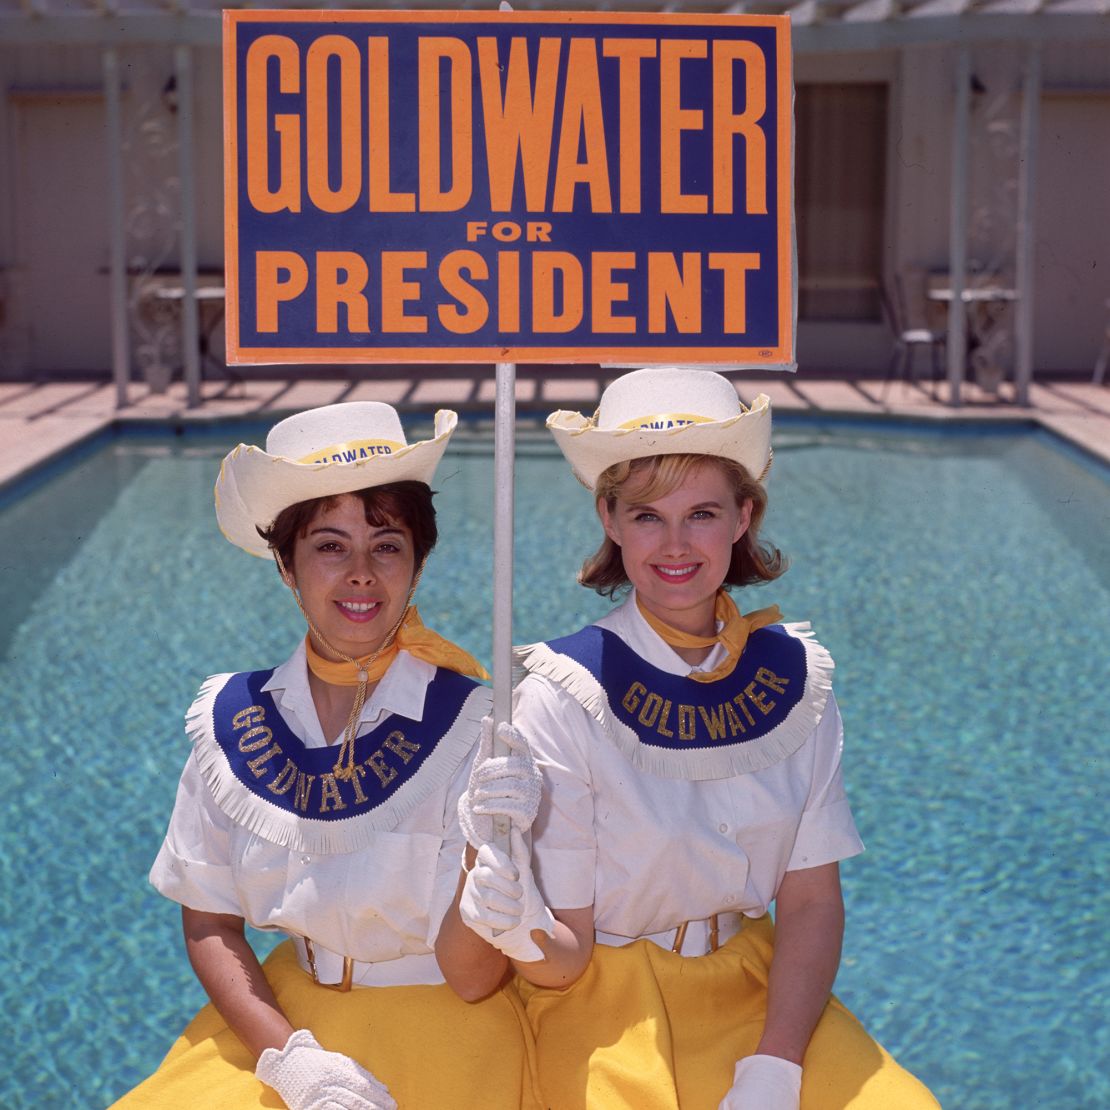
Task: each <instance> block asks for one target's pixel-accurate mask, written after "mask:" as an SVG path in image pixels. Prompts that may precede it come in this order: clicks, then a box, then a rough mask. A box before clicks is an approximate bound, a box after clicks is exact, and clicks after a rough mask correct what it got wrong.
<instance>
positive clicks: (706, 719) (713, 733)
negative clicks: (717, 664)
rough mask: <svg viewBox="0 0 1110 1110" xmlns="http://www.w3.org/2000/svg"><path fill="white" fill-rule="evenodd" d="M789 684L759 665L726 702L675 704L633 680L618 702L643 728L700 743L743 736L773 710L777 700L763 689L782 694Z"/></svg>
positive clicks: (781, 677)
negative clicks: (749, 680) (748, 680)
mask: <svg viewBox="0 0 1110 1110" xmlns="http://www.w3.org/2000/svg"><path fill="white" fill-rule="evenodd" d="M789 684H790V679H789V678H784V677H783V676H781V675H777V674H775V672H774V671H771V670H768V669H767V668H766V667H760V668H759V669H758V670H757V671H756V672H755V678H753V679H752V681H751V682H749V683H748V684H747V686H745V687H744V689H743V690H741V691H740V693H739V694H736V695H734V696H733V697H732V698H730V699H729V700H728V701H723V702H719V703H718V704H716V705H682V704H678V705H676V704H675V703H674V702H673V701H672V699H670V698H664V697H663V696H662V695H661V694H657V693H655V692H654V691H652V690H649V689H648V688H647V687H646V686H645V685H644V684H643V683H642V682H633V683H631V685H630V686H629V687H628V689H627V690H626V691H625V695H624V697H623V698H621V705H622V706H624V708H625V710H626V711H627V712H628V713H629V714H631V715H632V716H634V717H635V718H636V720H637V721H638V722H639V723H640V724H641V725H642V726H643V727H644V728H646V729H654V730H655V731H656V732H657V733H659V735H660V736H662V737H665V738H666V739H668V740H670V739H673V738H674V736H675V735H676V734H677V736H678V738H679V740H685V741H687V742H689V743H691V744H701V745H704V744H710V743H720V742H727V741H729V740H733V739H735V738H736V737H737V736H744V735H745V734H746V733H747V731H748V729H750V728H752V727H754V726H755V724H756V723H757V721H758V720H759V719H760V717H766V716H767V715H768V714H770V713H771V712H772V711H773V710H774V708H775V705H776V704H777V703H776V702H775V700H774V699H773V698H772V697H770V696H769V695H768V693H767V691H768V690H770V691H773V692H774V693H776V694H784V693H786V687H787V686H788V685H789Z"/></svg>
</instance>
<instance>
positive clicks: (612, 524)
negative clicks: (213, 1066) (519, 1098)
mask: <svg viewBox="0 0 1110 1110" xmlns="http://www.w3.org/2000/svg"><path fill="white" fill-rule="evenodd" d="M548 426H549V427H550V428H551V430H552V431H553V433H554V435H555V438H556V440H557V442H558V443H559V446H560V447H561V448H562V450H563V452H564V454H565V455H566V457H567V459H568V461H569V462H570V464H571V466H572V468H573V469H574V472H575V474H576V475H577V477H578V478H579V479H580V480H581V482H582V483H583V484H584V485H585V486H586V487H587V489H589V490H590V491H591V492H592V494H593V496H594V499H595V504H596V508H597V513H598V517H599V520H600V523H601V527H602V530H603V539H602V543H601V547H600V548H599V550H598V551H597V552H596V553H595V554H594V555H593V556H591V557H590V558H588V559H587V560H586V562H585V564H584V566H583V569H582V572H581V575H580V579H581V581H582V584H583V585H585V586H587V587H592V588H593V589H596V590H598V591H599V592H600V593H602V594H605V595H608V596H612V595H613V594H614V592H621V593H624V592H627V596H625V597H624V599H623V600H622V601H621V602H620V604H619V605H617V606H615V608H614V609H613V610H612V612H610V613H609V614H608V615H607V616H605V617H603V618H602V619H601V620H599V621H598V622H597V623H596V624H593V625H590V626H589V627H587V628H584V629H582V630H580V631H579V632H576V633H574V634H573V635H570V636H566V637H564V638H562V639H557V640H552V641H550V642H547V643H541V644H534V645H531V646H529V647H526V648H522V649H518V662H519V663H520V665H521V666H522V668H523V669H524V671H525V677H524V679H523V681H521V683H520V684H519V686H518V688H517V691H516V702H515V708H514V724H515V725H516V726H517V727H518V728H519V730H520V732H521V733H522V734H523V735H524V736H526V737H527V739H528V742H529V743H530V745H531V747H532V750H533V753H534V755H535V758H536V761H537V762H538V763H539V765H540V767H541V769H542V771H543V777H544V797H543V801H542V803H541V807H540V812H539V816H538V818H537V819H536V822H535V825H534V826H533V836H534V856H533V860H532V869H531V871H529V870H528V869H527V868H524V867H517V866H515V864H514V861H513V860H511V859H509V858H507V857H505V856H504V854H502V853H498V852H497V851H496V850H495V849H492V848H484V849H483V850H482V852H481V853H480V854H479V857H478V864H477V866H475V868H474V869H473V870H472V871H471V873H470V875H469V876H468V878H467V883H468V885H470V886H472V887H473V888H474V889H475V890H476V891H482V890H486V889H489V890H492V889H496V890H497V891H498V897H499V899H500V900H499V901H497V902H496V904H494V899H493V898H490V899H488V901H489V903H490V912H488V913H487V914H485V915H484V916H483V915H482V914H480V913H473V914H471V916H472V917H473V919H474V920H473V921H472V922H471V926H472V928H475V929H478V930H479V931H481V930H483V929H485V930H486V931H485V932H484V933H483V934H482V935H484V936H487V937H489V938H490V939H491V942H492V943H493V944H495V945H496V944H498V943H499V942H500V936H501V934H499V933H497V932H496V929H498V928H501V929H503V928H506V927H509V926H511V927H512V932H511V933H510V934H508V935H513V934H515V935H517V936H519V935H521V934H527V936H528V937H529V939H530V940H531V941H532V943H533V944H534V946H535V951H534V952H533V953H531V954H529V955H525V956H523V957H522V955H521V954H520V953H519V952H517V953H512V952H511V953H510V954H511V955H514V957H515V958H514V964H515V967H516V970H517V972H518V973H519V977H520V983H521V993H522V995H523V997H524V998H525V1000H526V1006H527V1012H528V1017H529V1019H530V1022H531V1025H532V1027H533V1030H534V1032H535V1035H536V1039H537V1046H538V1059H539V1065H538V1066H539V1081H540V1088H541V1092H542V1095H543V1098H544V1100H545V1103H546V1105H548V1106H554V1107H558V1110H574V1108H579V1107H581V1108H586V1107H588V1108H590V1110H594V1108H606V1110H608V1108H618V1107H621V1108H629V1110H679V1108H681V1110H717V1108H718V1107H720V1108H721V1110H798V1107H799V1106H801V1107H802V1108H803V1110H833V1108H837V1110H839V1108H842V1107H852V1108H853V1110H865V1108H866V1110H891V1108H892V1107H897V1108H898V1110H918V1108H922V1110H923V1108H934V1107H935V1106H936V1102H935V1100H934V1099H933V1098H932V1096H931V1095H930V1094H929V1092H928V1091H927V1090H926V1089H925V1088H924V1087H923V1086H922V1085H921V1084H920V1083H919V1082H918V1081H917V1080H916V1079H915V1078H914V1077H913V1076H911V1075H910V1074H908V1073H907V1072H905V1071H904V1070H903V1069H902V1068H900V1067H899V1066H898V1065H897V1064H896V1063H895V1062H894V1061H893V1060H892V1059H891V1057H890V1056H889V1055H888V1054H887V1053H886V1052H885V1051H884V1050H883V1049H882V1048H881V1047H880V1046H879V1045H878V1044H877V1043H876V1042H875V1041H874V1040H872V1039H871V1038H870V1037H869V1036H868V1034H867V1033H866V1032H865V1031H864V1030H863V1028H862V1027H861V1026H860V1025H859V1023H858V1022H857V1021H856V1020H855V1018H853V1017H852V1015H851V1014H850V1013H848V1011H847V1010H845V1009H844V1007H843V1006H841V1005H840V1003H839V1002H837V1001H836V1000H835V999H834V998H832V997H831V995H830V991H831V989H832V985H833V981H834V979H835V977H836V972H837V967H838V964H839V960H840V949H841V940H842V936H843V928H844V905H843V900H842V897H841V890H840V873H839V865H840V861H841V860H844V859H847V858H849V857H851V856H854V855H856V854H857V853H858V852H860V851H862V850H863V846H862V844H861V842H860V839H859V836H858V835H857V832H856V828H855V824H854V822H853V820H852V814H851V810H850V808H849V804H848V800H847V797H846V795H845V791H844V785H843V780H842V774H841V762H840V757H841V745H842V741H843V735H842V727H841V719H840V714H839V712H838V710H837V705H836V699H835V697H834V695H833V693H832V673H833V663H832V660H831V658H830V657H829V654H828V652H827V651H826V650H825V649H824V648H823V647H822V646H821V645H820V644H819V643H818V641H817V640H816V639H815V638H814V637H813V635H812V634H811V632H810V631H809V627H808V625H806V624H784V623H783V622H782V617H781V615H780V614H779V612H778V610H777V608H776V607H774V606H772V607H770V608H762V609H759V610H758V611H756V612H753V613H749V614H747V615H746V616H742V615H741V613H740V612H739V610H738V609H737V606H736V604H735V603H734V601H733V599H732V596H731V594H730V592H729V591H730V590H735V589H741V588H743V587H746V586H749V585H751V584H754V583H760V582H770V581H773V580H774V579H775V578H776V577H778V575H780V574H781V573H782V571H783V570H784V561H783V558H782V556H781V554H780V553H779V552H778V551H777V550H776V549H775V548H773V547H771V546H769V545H768V544H767V543H766V542H765V541H763V540H762V539H761V538H760V534H759V532H760V526H761V524H762V520H763V515H764V511H765V508H766V503H767V495H766V489H765V487H764V484H763V481H764V478H765V476H766V474H767V472H768V469H769V467H770V464H771V446H770V442H771V440H770V436H771V413H770V406H769V403H768V399H767V398H766V397H764V396H761V397H758V398H756V400H755V402H754V404H753V405H752V406H751V408H750V409H749V408H745V407H744V406H742V405H741V404H740V403H739V401H738V399H737V395H736V390H735V388H734V387H733V386H732V385H731V384H730V383H729V382H728V380H727V379H725V378H723V377H721V376H720V375H717V374H713V373H708V372H704V371H679V370H663V369H659V370H655V369H652V370H641V371H636V372H634V373H630V374H627V375H625V376H624V377H622V378H620V379H618V380H617V381H615V382H614V383H613V384H612V385H610V386H609V388H608V389H607V390H606V391H605V393H604V395H603V397H602V399H601V404H600V408H599V409H598V412H597V415H596V417H595V418H593V419H587V418H585V417H582V416H580V415H578V414H577V413H565V412H560V413H556V414H555V415H554V416H552V417H551V419H550V420H549V421H548ZM476 901H477V900H476ZM772 906H773V907H774V922H773V923H772V919H771V917H770V915H769V912H768V911H769V910H770V908H771V907H772ZM464 916H465V915H464Z"/></svg>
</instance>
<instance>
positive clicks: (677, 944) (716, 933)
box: [671, 913, 721, 956]
mask: <svg viewBox="0 0 1110 1110" xmlns="http://www.w3.org/2000/svg"><path fill="white" fill-rule="evenodd" d="M706 920H707V921H708V922H709V951H710V952H716V951H717V949H718V948H720V947H721V934H720V923H719V921H718V920H717V915H716V914H715V913H714V914H710V915H709V917H708V918H707V919H706ZM689 927H690V922H689V921H684V922H683V923H682V924H681V925H679V927H678V928H677V929H675V931H674V944H672V945H671V951H672V952H673V953H675V955H676V956H681V955H682V945H683V943H684V942H685V940H686V930H687V929H688V928H689Z"/></svg>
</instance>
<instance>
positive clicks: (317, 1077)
mask: <svg viewBox="0 0 1110 1110" xmlns="http://www.w3.org/2000/svg"><path fill="white" fill-rule="evenodd" d="M254 1074H255V1075H256V1076H257V1077H258V1078H259V1079H261V1080H262V1082H263V1083H265V1084H266V1086H267V1087H273V1089H274V1090H275V1091H277V1093H278V1094H279V1095H281V1097H282V1099H283V1100H284V1102H285V1105H286V1106H288V1107H289V1110H397V1103H396V1102H394V1100H393V1096H392V1095H391V1094H390V1093H389V1088H388V1087H386V1085H385V1084H384V1083H382V1082H380V1081H379V1080H377V1079H375V1078H374V1077H373V1076H372V1075H371V1074H370V1073H369V1072H368V1071H367V1070H366V1069H365V1068H364V1067H362V1066H361V1065H359V1064H356V1063H355V1062H354V1060H352V1059H351V1058H350V1057H349V1056H343V1055H342V1054H341V1053H338V1052H328V1050H327V1049H325V1048H321V1047H320V1045H319V1044H318V1043H317V1040H316V1038H315V1037H314V1036H313V1035H312V1034H311V1033H310V1032H309V1031H308V1030H307V1029H298V1030H297V1031H296V1032H294V1033H293V1034H292V1035H291V1036H290V1038H289V1040H287V1041H286V1042H285V1047H284V1048H283V1049H281V1050H280V1051H279V1050H278V1049H276V1048H267V1049H266V1050H265V1051H264V1052H263V1053H262V1055H261V1056H259V1057H258V1066H257V1067H256V1068H255V1069H254Z"/></svg>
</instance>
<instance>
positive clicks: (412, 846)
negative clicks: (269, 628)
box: [150, 643, 478, 984]
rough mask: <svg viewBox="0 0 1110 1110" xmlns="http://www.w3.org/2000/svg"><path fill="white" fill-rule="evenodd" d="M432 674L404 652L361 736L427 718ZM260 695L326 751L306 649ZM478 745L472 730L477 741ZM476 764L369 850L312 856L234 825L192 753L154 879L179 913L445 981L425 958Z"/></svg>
mask: <svg viewBox="0 0 1110 1110" xmlns="http://www.w3.org/2000/svg"><path fill="white" fill-rule="evenodd" d="M434 675H435V667H433V666H432V665H431V664H429V663H426V662H423V661H421V660H417V659H414V658H413V657H412V656H410V655H409V654H408V653H406V652H401V653H400V654H399V655H398V656H397V659H396V660H395V661H394V663H393V664H392V666H391V667H390V668H389V670H388V671H387V672H386V674H385V675H384V676H383V677H382V679H381V681H380V682H379V683H378V685H377V687H376V688H375V690H374V691H373V693H372V694H371V696H370V697H369V698H368V699H367V702H366V705H365V706H364V708H363V710H362V716H361V718H360V724H359V733H360V735H361V734H362V733H364V732H366V731H368V730H369V729H371V728H374V727H376V726H377V725H379V724H380V723H381V722H382V721H383V720H384V718H386V717H387V716H389V715H390V714H394V713H395V714H399V715H401V716H404V717H408V718H410V719H414V720H420V719H421V718H422V716H423V710H424V698H425V693H426V691H427V688H428V685H429V683H430V682H431V681H432V678H433V677H434ZM264 689H265V690H266V691H268V692H270V693H272V694H273V695H274V700H275V704H276V706H277V709H278V712H279V713H280V714H281V717H282V719H283V720H284V721H285V723H286V724H287V725H288V726H289V728H290V729H291V730H292V731H293V732H294V733H295V734H296V735H297V737H298V738H299V739H300V740H302V741H303V742H304V744H305V745H306V746H308V747H322V746H324V745H325V743H326V742H327V741H326V740H325V738H324V736H323V734H322V733H321V730H320V723H319V718H318V717H317V714H316V711H315V707H314V705H313V702H312V697H311V694H310V692H309V686H308V668H307V664H306V662H305V653H304V645H303V643H302V644H301V645H300V646H299V647H298V649H297V650H296V651H295V652H294V653H293V655H292V656H291V658H290V659H289V660H288V661H287V662H285V663H283V664H282V665H281V666H280V667H278V668H277V669H276V670H275V671H274V673H273V675H272V676H271V678H270V679H269V681H268V682H267V683H266V685H265V687H264ZM477 739H478V737H477V729H475V737H474V741H475V744H476V743H477ZM335 741H336V738H333V742H335ZM470 762H471V758H470V757H467V758H465V759H463V760H462V761H461V763H460V764H459V767H458V769H457V770H456V771H455V772H454V774H453V775H452V776H451V778H450V779H449V780H448V781H447V782H446V783H444V785H442V786H440V787H438V788H437V789H434V790H432V791H431V793H430V794H429V795H428V796H427V797H425V798H424V799H423V800H422V801H421V802H420V803H419V804H418V805H417V806H416V808H415V809H414V810H413V811H412V812H410V813H409V814H407V815H406V816H405V817H403V818H402V819H401V820H400V821H399V822H398V823H397V825H396V826H395V827H394V828H393V829H391V830H390V831H388V832H374V833H372V834H370V838H369V842H368V843H367V844H366V846H365V847H363V848H361V849H358V850H355V851H351V852H343V853H333V854H324V853H315V854H313V853H308V852H304V851H298V850H295V849H290V848H286V847H282V846H281V845H278V844H274V843H272V842H270V841H268V840H265V839H263V838H262V837H261V836H259V835H257V834H256V833H253V832H251V831H249V830H248V829H246V828H244V827H243V826H242V825H240V824H237V823H236V822H235V821H233V820H232V819H231V818H230V817H228V816H227V815H226V814H225V813H224V812H223V810H221V809H220V807H219V806H218V805H217V804H216V801H215V798H214V797H213V794H212V791H211V790H210V789H209V786H208V784H207V782H206V781H205V779H204V776H203V774H202V772H201V770H200V767H199V766H198V763H197V760H196V758H195V756H194V755H192V754H191V755H190V757H189V758H188V760H187V761H186V763H185V769H184V771H183V773H182V775H181V781H180V784H179V786H178V791H177V800H176V803H175V805H174V810H173V814H172V816H171V818H170V823H169V828H168V830H167V832H166V837H165V841H164V842H163V844H162V848H161V851H160V852H159V853H158V857H157V859H156V860H155V862H154V866H153V868H152V870H151V873H150V881H151V882H152V883H153V884H154V886H155V887H156V888H157V889H158V890H159V891H160V892H161V893H162V894H164V895H165V896H166V897H167V898H171V899H173V900H174V901H176V902H180V903H181V904H182V905H184V906H189V907H191V908H193V909H197V910H204V911H207V912H210V913H226V914H234V915H236V916H238V917H242V918H244V919H245V920H246V921H247V922H248V923H249V924H251V925H252V926H254V927H255V928H259V929H278V930H281V931H283V932H285V933H288V934H290V935H295V936H302V937H309V938H310V939H311V940H312V941H313V942H314V943H315V944H317V945H319V946H322V947H324V948H327V949H330V950H331V951H332V952H336V953H341V954H343V955H347V956H352V957H354V959H356V960H358V961H361V962H364V963H381V962H385V961H394V960H405V959H406V958H408V957H414V958H412V959H407V965H408V967H407V969H406V966H405V965H397V967H395V968H393V969H392V973H391V976H390V981H391V982H396V983H413V984H415V983H430V982H434V983H439V982H442V981H443V977H442V975H441V974H440V973H439V969H438V967H436V965H435V961H434V957H432V958H429V957H430V956H431V954H432V951H433V946H434V944H435V939H436V936H437V935H438V933H439V927H440V924H441V922H442V920H443V916H444V914H445V913H446V912H447V909H448V907H449V906H450V904H451V900H452V898H453V897H454V893H455V887H456V884H457V881H458V875H459V863H460V860H461V858H462V851H463V846H464V839H463V835H462V832H461V831H460V829H459V825H458V817H457V813H456V805H457V802H458V798H459V795H460V794H461V793H462V791H463V790H464V789H465V788H466V781H467V775H468V773H469V768H470Z"/></svg>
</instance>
